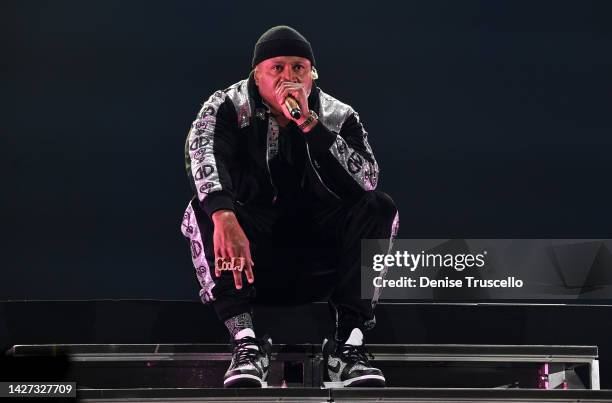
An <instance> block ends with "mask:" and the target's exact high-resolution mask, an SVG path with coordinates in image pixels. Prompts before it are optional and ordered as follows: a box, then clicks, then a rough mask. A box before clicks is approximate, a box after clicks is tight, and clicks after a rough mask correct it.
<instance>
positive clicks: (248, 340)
mask: <svg viewBox="0 0 612 403" xmlns="http://www.w3.org/2000/svg"><path fill="white" fill-rule="evenodd" d="M253 336H254V334H253ZM232 346H233V352H232V362H231V364H230V366H229V368H228V369H227V371H226V372H225V376H224V377H223V387H225V388H261V387H263V386H265V385H267V384H266V382H265V381H266V377H267V376H268V368H269V367H270V354H271V351H272V339H270V338H269V337H268V336H264V338H263V339H261V340H259V339H256V338H255V337H251V336H245V337H241V338H239V339H236V340H232Z"/></svg>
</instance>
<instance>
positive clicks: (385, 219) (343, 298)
mask: <svg viewBox="0 0 612 403" xmlns="http://www.w3.org/2000/svg"><path fill="white" fill-rule="evenodd" d="M236 216H237V219H238V222H239V223H240V225H241V227H242V229H243V230H244V232H245V234H246V236H247V238H248V239H249V242H250V246H251V254H252V257H253V260H254V262H255V266H254V270H253V272H254V275H255V283H254V284H252V285H251V284H249V283H248V282H247V281H246V278H245V276H244V274H243V281H242V282H243V287H242V289H240V290H236V288H235V286H234V278H233V275H232V273H231V272H229V271H224V272H222V275H221V277H219V278H216V277H215V275H214V253H213V242H212V238H213V230H214V227H213V223H212V221H211V220H210V218H209V217H208V216H207V215H206V214H205V213H204V212H203V211H202V210H201V209H200V207H199V205H198V202H197V200H196V199H194V200H192V202H191V203H190V205H189V206H188V208H187V211H186V212H185V217H184V220H183V225H182V227H183V234H184V235H185V236H186V237H187V238H188V239H189V241H190V245H191V252H192V258H193V262H194V266H195V269H196V274H197V277H198V280H199V283H200V286H201V287H202V289H201V290H200V297H201V298H202V301H203V302H204V303H208V302H212V304H213V307H214V309H215V311H216V312H217V315H218V317H219V319H221V320H222V321H225V320H226V319H228V318H231V317H232V316H236V315H238V314H241V313H245V312H252V309H251V302H252V301H253V299H255V300H256V301H257V302H261V303H265V304H279V305H290V304H300V303H306V302H311V301H320V300H328V301H329V302H330V306H331V307H333V308H334V310H335V313H336V318H335V319H336V324H337V326H338V327H342V328H347V329H348V328H350V329H352V328H354V327H360V328H370V327H372V326H373V323H374V320H373V319H374V312H373V304H372V301H371V300H365V299H362V298H361V272H360V271H361V264H360V257H361V256H360V245H361V240H362V239H391V237H392V235H394V234H396V233H397V225H398V216H397V209H396V207H395V204H394V203H393V200H392V199H391V198H390V197H389V196H388V195H387V194H385V193H383V192H379V191H369V192H365V193H364V194H363V196H362V197H360V198H358V199H357V200H353V201H350V202H348V201H346V202H337V203H335V204H327V205H321V204H312V205H300V204H296V203H285V204H283V203H280V205H273V206H272V205H271V206H265V207H262V206H249V205H240V204H237V205H236ZM381 253H387V250H384V251H381ZM255 287H257V293H255Z"/></svg>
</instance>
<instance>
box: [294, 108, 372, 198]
mask: <svg viewBox="0 0 612 403" xmlns="http://www.w3.org/2000/svg"><path fill="white" fill-rule="evenodd" d="M328 126H332V125H326V124H325V122H324V121H321V120H320V121H319V122H318V123H317V124H316V125H315V126H314V127H313V128H312V130H311V131H310V132H308V133H307V134H306V135H305V136H306V141H307V143H308V148H309V153H310V158H311V160H312V162H313V165H314V168H315V170H316V171H317V173H318V174H319V176H320V177H321V180H322V181H323V182H324V183H325V185H327V186H328V187H329V188H330V189H331V190H332V191H333V192H334V193H336V194H337V195H339V196H340V197H343V196H358V195H360V194H361V193H363V192H365V191H368V190H374V189H376V185H377V182H378V174H379V169H378V163H377V162H376V158H375V157H374V153H373V152H372V148H371V147H370V144H369V143H368V133H367V132H366V131H365V129H364V128H363V125H362V124H361V122H360V120H359V115H358V114H357V112H355V111H354V110H353V109H349V110H348V111H347V112H346V116H345V118H344V119H343V121H342V124H341V126H340V130H339V132H338V133H336V132H335V131H334V127H333V126H332V127H328ZM336 127H337V126H336Z"/></svg>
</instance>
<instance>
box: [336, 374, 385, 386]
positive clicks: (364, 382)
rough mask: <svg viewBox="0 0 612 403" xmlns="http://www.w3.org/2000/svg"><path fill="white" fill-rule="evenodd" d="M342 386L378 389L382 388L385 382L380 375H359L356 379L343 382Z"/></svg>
mask: <svg viewBox="0 0 612 403" xmlns="http://www.w3.org/2000/svg"><path fill="white" fill-rule="evenodd" d="M342 384H343V385H344V386H361V387H378V388H384V387H385V384H386V381H385V377H384V376H380V375H361V376H358V377H356V378H352V379H347V380H346V381H343V382H342Z"/></svg>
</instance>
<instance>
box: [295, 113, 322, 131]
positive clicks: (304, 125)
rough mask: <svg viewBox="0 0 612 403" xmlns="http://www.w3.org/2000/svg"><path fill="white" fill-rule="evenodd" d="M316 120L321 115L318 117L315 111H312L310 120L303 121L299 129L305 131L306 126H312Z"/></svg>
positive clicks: (309, 116)
mask: <svg viewBox="0 0 612 403" xmlns="http://www.w3.org/2000/svg"><path fill="white" fill-rule="evenodd" d="M315 119H319V115H317V113H316V112H315V111H313V110H311V111H310V115H308V118H307V119H306V120H305V121H303V122H302V123H301V124H300V125H298V128H299V129H300V130H303V129H304V128H305V127H306V126H308V125H309V124H311V123H312V122H313V121H314V120H315Z"/></svg>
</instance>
